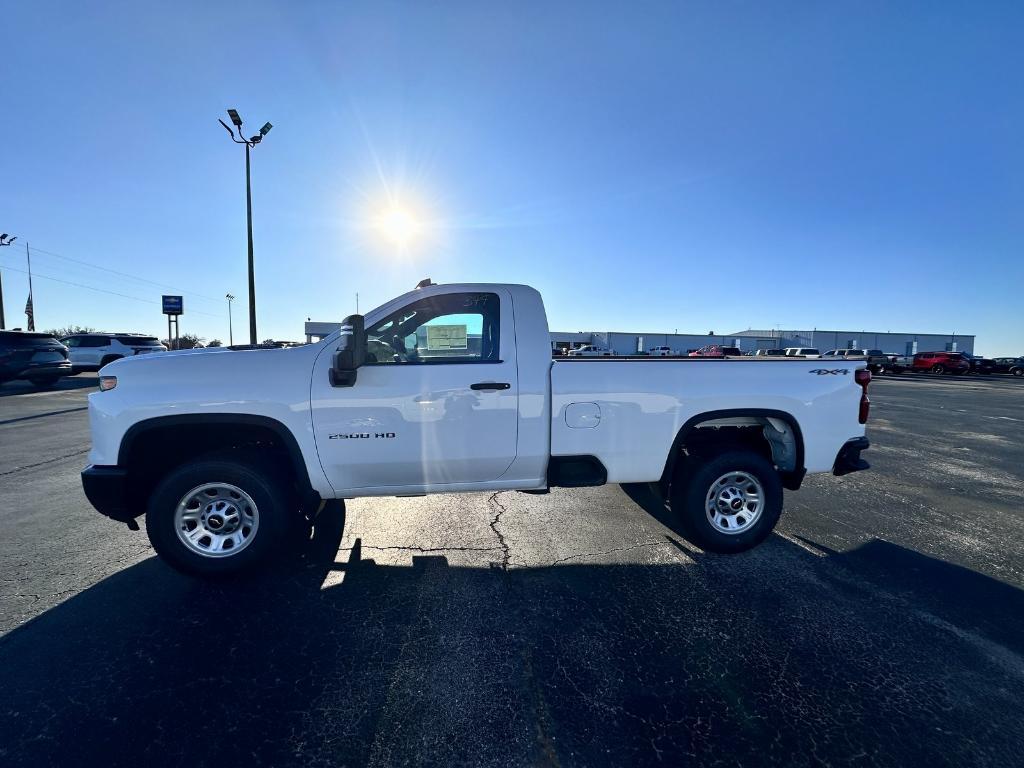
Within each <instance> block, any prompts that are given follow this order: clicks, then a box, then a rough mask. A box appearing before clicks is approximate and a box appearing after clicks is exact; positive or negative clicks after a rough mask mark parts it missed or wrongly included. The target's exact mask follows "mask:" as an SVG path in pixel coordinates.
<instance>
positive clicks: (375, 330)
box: [311, 286, 519, 491]
mask: <svg viewBox="0 0 1024 768" xmlns="http://www.w3.org/2000/svg"><path fill="white" fill-rule="evenodd" d="M366 330H367V333H366V335H367V363H366V364H365V365H364V366H363V367H361V368H360V369H359V371H358V375H357V378H356V383H355V385H354V386H351V387H333V386H331V383H330V375H329V373H330V366H331V360H332V357H333V349H328V350H325V351H324V353H323V354H321V355H320V357H319V358H318V360H317V364H316V366H315V369H314V372H313V383H312V391H311V403H312V410H313V413H312V419H313V429H314V433H315V437H316V443H317V449H318V452H319V454H320V461H321V464H322V466H323V468H324V471H325V472H326V473H327V476H328V478H329V479H330V482H331V484H332V485H333V486H334V488H335V490H336V491H343V490H344V489H358V488H389V487H400V488H410V487H411V488H415V487H419V486H437V485H455V484H471V483H483V482H487V481H490V480H495V479H496V478H498V477H501V475H502V474H504V472H505V471H506V470H507V469H508V468H509V466H510V465H511V464H512V462H513V460H514V459H515V456H516V437H517V425H518V406H519V384H518V375H517V371H516V347H515V333H514V326H513V315H512V300H511V296H510V295H509V294H508V293H507V292H505V291H502V290H501V289H491V290H488V291H466V290H451V289H449V290H448V291H446V290H445V288H444V287H443V286H438V287H430V288H427V289H425V290H424V295H423V296H422V298H419V297H418V298H415V299H413V300H412V301H411V302H410V303H408V304H406V305H404V306H402V307H401V308H399V309H397V310H394V311H391V312H390V313H389V314H387V315H386V316H385V317H382V318H380V319H377V318H371V321H370V322H369V323H368V324H367V329H366Z"/></svg>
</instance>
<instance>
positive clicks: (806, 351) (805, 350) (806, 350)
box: [783, 347, 821, 358]
mask: <svg viewBox="0 0 1024 768" xmlns="http://www.w3.org/2000/svg"><path fill="white" fill-rule="evenodd" d="M783 351H784V352H785V353H786V357H812V358H813V357H821V353H820V352H818V350H817V349H815V348H814V347H786V349H785V350H783Z"/></svg>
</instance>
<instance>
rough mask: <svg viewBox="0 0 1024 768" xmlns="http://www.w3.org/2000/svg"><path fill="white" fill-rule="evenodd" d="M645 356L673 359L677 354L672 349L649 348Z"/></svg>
mask: <svg viewBox="0 0 1024 768" xmlns="http://www.w3.org/2000/svg"><path fill="white" fill-rule="evenodd" d="M647 354H648V355H650V356H651V357H675V356H676V355H678V354H679V353H678V352H676V350H674V349H672V347H651V348H650V349H648V350H647Z"/></svg>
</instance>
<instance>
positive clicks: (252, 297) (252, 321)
mask: <svg viewBox="0 0 1024 768" xmlns="http://www.w3.org/2000/svg"><path fill="white" fill-rule="evenodd" d="M228 117H229V118H231V123H232V125H233V126H234V127H235V129H237V130H238V138H235V131H234V130H233V129H231V128H229V127H228V124H227V123H225V122H224V121H223V120H220V119H219V118H218V122H219V123H220V124H221V125H223V126H224V130H226V131H227V132H228V134H229V135H230V136H231V140H232V141H233V142H235V144H245V221H246V229H247V232H248V235H249V343H250V344H255V343H256V273H255V268H254V266H253V257H252V176H251V173H250V168H249V153H250V151H251V150H252V148H253V147H255V146H256V145H257V144H259V143H260V142H261V141H263V137H264V136H266V135H267V134H268V133H270V129H271V128H273V127H274V126H272V125H271V124H270V123H264V124H263V127H262V128H260V132H259V133H257V134H256V135H255V136H251V137H250V138H248V139H246V138H245V136H244V135H243V134H242V118H241V117H240V116H239V114H238V110H236V109H229V110H228Z"/></svg>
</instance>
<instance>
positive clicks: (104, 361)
mask: <svg viewBox="0 0 1024 768" xmlns="http://www.w3.org/2000/svg"><path fill="white" fill-rule="evenodd" d="M122 357H124V355H107V356H106V357H104V358H103V359H102V360H100V368H102V367H103V366H104V365H108V364H110V363H112V362H114V361H115V360H120V359H121V358H122ZM97 370H98V369H97Z"/></svg>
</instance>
